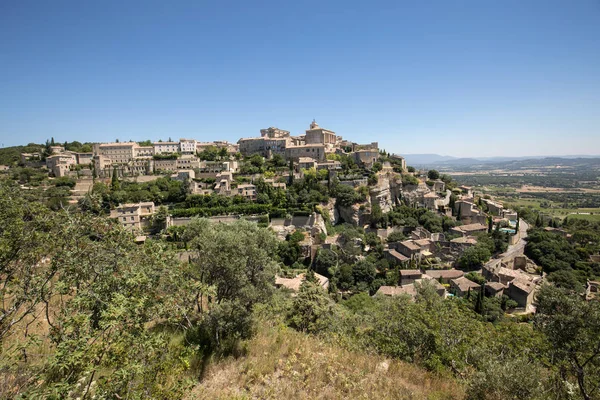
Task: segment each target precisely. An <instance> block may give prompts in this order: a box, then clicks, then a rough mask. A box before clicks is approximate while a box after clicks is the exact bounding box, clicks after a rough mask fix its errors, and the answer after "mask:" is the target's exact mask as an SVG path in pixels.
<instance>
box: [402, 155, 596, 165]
mask: <svg viewBox="0 0 600 400" xmlns="http://www.w3.org/2000/svg"><path fill="white" fill-rule="evenodd" d="M403 157H404V158H405V160H406V164H407V165H411V166H422V165H429V166H430V165H473V164H489V163H501V162H510V161H523V160H543V159H577V158H589V159H592V158H600V155H563V156H555V155H548V156H516V157H510V156H496V157H454V156H446V155H440V154H403Z"/></svg>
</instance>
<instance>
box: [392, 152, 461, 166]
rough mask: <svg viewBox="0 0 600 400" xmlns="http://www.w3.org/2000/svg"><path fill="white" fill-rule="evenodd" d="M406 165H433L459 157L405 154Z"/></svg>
mask: <svg viewBox="0 0 600 400" xmlns="http://www.w3.org/2000/svg"><path fill="white" fill-rule="evenodd" d="M402 156H403V157H404V159H405V160H406V165H412V166H417V165H431V164H435V163H440V162H444V161H449V160H455V159H457V157H452V156H441V155H439V154H403V155H402Z"/></svg>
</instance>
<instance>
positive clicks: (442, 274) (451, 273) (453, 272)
mask: <svg viewBox="0 0 600 400" xmlns="http://www.w3.org/2000/svg"><path fill="white" fill-rule="evenodd" d="M425 273H426V274H427V275H429V276H431V277H432V278H434V279H438V278H442V279H456V278H460V277H462V276H464V275H465V273H464V272H462V271H460V270H458V269H454V268H453V269H439V270H438V269H428V270H427V271H425Z"/></svg>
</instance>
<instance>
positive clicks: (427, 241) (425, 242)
mask: <svg viewBox="0 0 600 400" xmlns="http://www.w3.org/2000/svg"><path fill="white" fill-rule="evenodd" d="M415 243H416V244H417V245H419V246H429V245H431V243H433V242H432V241H431V240H430V239H417V240H415Z"/></svg>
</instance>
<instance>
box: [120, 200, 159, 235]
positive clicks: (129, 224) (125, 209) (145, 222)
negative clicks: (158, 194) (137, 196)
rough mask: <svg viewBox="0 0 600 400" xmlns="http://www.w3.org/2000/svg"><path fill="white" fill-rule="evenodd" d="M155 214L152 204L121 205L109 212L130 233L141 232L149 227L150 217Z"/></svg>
mask: <svg viewBox="0 0 600 400" xmlns="http://www.w3.org/2000/svg"><path fill="white" fill-rule="evenodd" d="M154 212H155V207H154V203H153V202H151V201H150V202H144V203H130V204H121V205H119V206H118V207H117V208H116V209H114V210H112V211H111V215H110V216H111V218H115V219H116V220H117V221H118V222H119V223H120V224H121V225H123V226H124V227H125V228H126V229H128V230H131V231H141V230H143V229H144V228H147V227H149V226H150V217H152V214H154Z"/></svg>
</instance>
